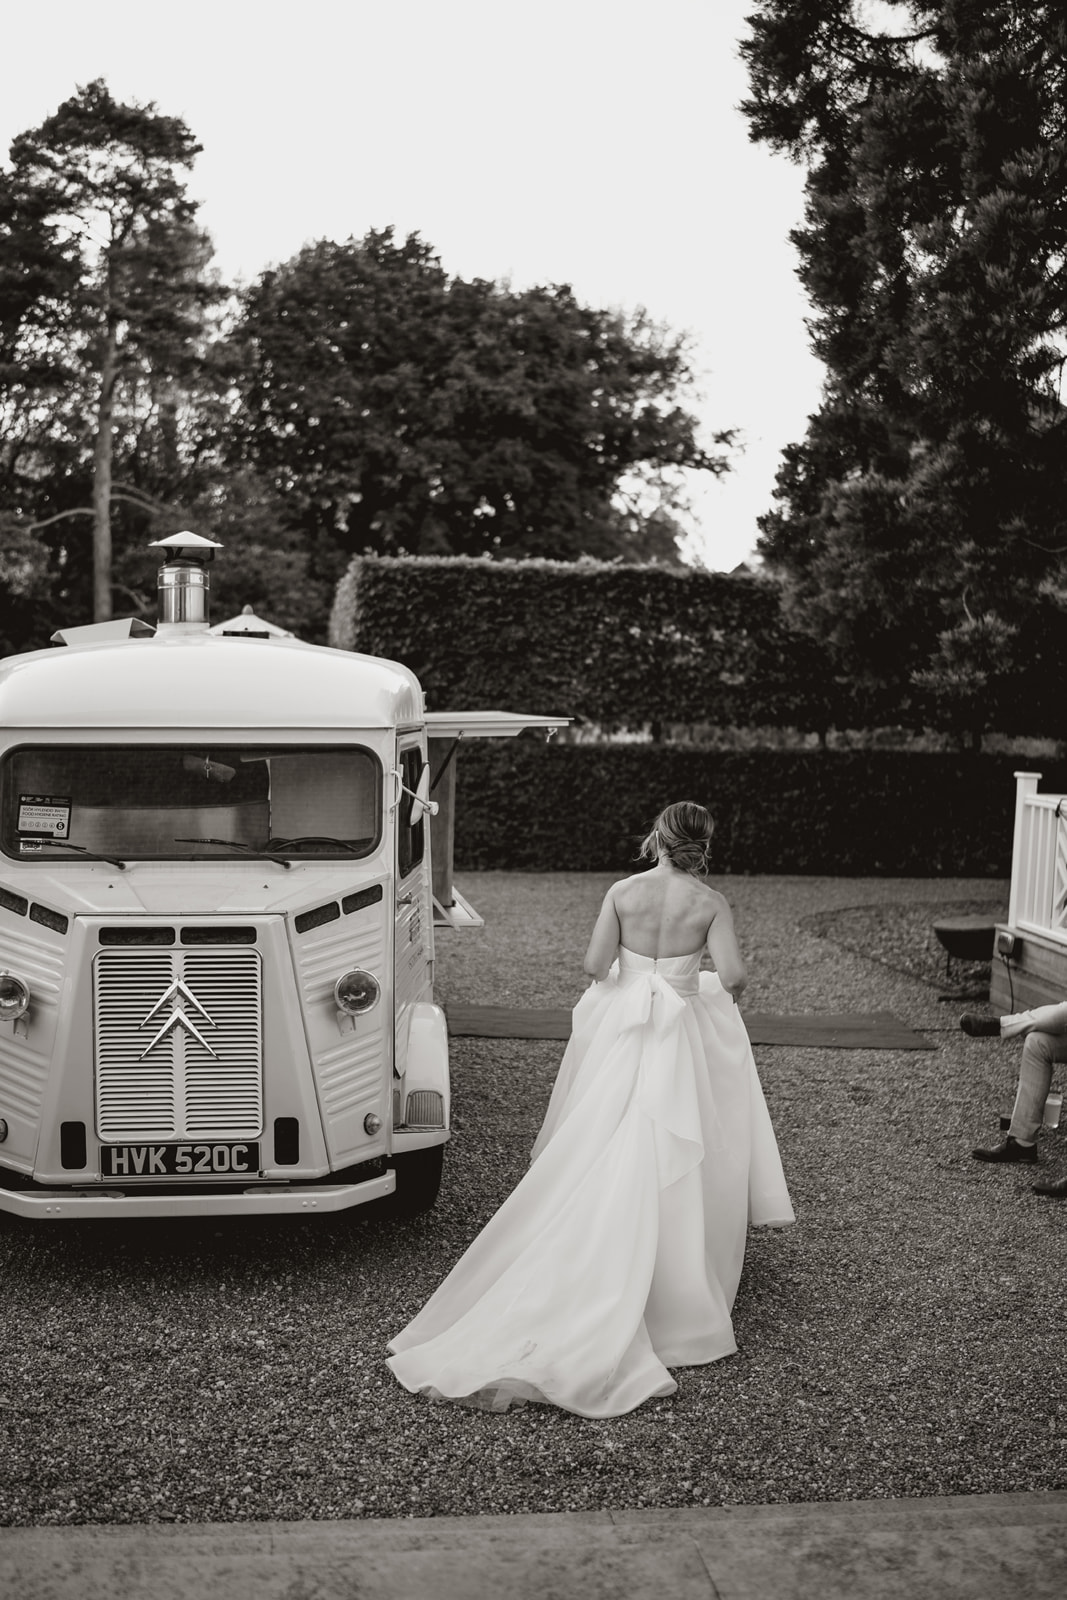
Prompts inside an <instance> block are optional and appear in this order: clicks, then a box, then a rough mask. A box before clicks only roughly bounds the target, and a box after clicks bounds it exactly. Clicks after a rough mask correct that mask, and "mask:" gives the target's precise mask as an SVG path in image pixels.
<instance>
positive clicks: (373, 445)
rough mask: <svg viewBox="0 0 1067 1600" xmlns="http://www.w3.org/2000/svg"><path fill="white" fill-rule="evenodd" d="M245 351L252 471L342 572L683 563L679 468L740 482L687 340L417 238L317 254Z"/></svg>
mask: <svg viewBox="0 0 1067 1600" xmlns="http://www.w3.org/2000/svg"><path fill="white" fill-rule="evenodd" d="M234 340H235V345H236V347H237V350H238V355H237V358H236V361H235V365H236V367H237V368H238V369H239V372H240V379H239V389H240V395H241V410H240V415H239V419H238V426H237V435H238V440H239V450H240V454H241V457H242V459H243V460H244V461H246V462H247V463H248V464H250V465H251V466H252V467H254V468H255V470H256V471H257V472H259V473H261V474H262V475H263V476H264V477H265V478H266V479H267V480H268V481H269V482H270V483H272V484H273V486H274V487H275V489H276V491H277V493H278V494H279V495H281V496H283V497H284V498H285V500H286V502H287V504H288V505H289V506H290V508H291V510H292V511H293V512H294V513H295V514H296V515H297V516H298V517H299V522H300V526H301V528H302V529H303V531H304V532H305V534H306V535H307V536H308V537H309V538H310V539H311V540H313V541H314V543H315V545H316V548H317V549H318V551H319V553H320V560H321V562H322V563H324V564H325V565H326V566H327V567H330V568H331V569H332V571H333V572H334V573H335V574H336V573H337V572H339V571H340V570H341V568H342V566H343V565H344V563H345V561H346V560H347V558H348V557H349V556H350V555H351V554H352V553H353V552H358V551H360V550H364V549H370V550H374V551H378V552H382V553H396V552H398V551H407V552H409V553H412V554H418V553H422V554H482V553H489V554H494V555H499V556H510V555H549V556H556V557H562V558H569V557H574V556H579V555H582V554H588V555H599V556H605V555H616V554H618V555H637V554H640V555H642V556H644V557H645V558H646V559H647V558H649V557H654V556H660V557H662V558H667V559H671V558H673V559H676V558H677V552H676V547H675V541H676V535H677V533H678V532H679V531H680V530H679V528H678V525H677V523H676V522H675V521H674V519H673V512H674V510H675V508H676V497H677V495H678V492H679V483H680V470H681V469H683V468H703V469H706V470H708V471H711V472H721V471H723V470H725V467H726V461H725V459H724V457H723V455H722V454H721V452H720V453H712V451H711V450H710V449H704V448H702V446H701V445H700V443H699V442H698V438H697V424H696V421H695V419H694V418H693V416H692V415H690V414H689V413H688V412H687V411H685V410H684V409H683V407H682V404H681V399H680V397H681V396H682V395H684V392H685V390H686V388H687V386H688V384H689V382H690V372H689V367H688V361H687V353H686V344H685V340H684V339H683V338H680V337H676V336H672V335H669V334H667V333H666V332H664V331H663V330H662V329H660V328H658V327H656V326H654V325H653V324H652V323H651V322H650V321H649V320H648V318H647V317H646V316H645V315H644V314H643V313H638V314H637V315H635V316H633V317H624V316H623V315H621V314H620V313H617V312H609V311H598V310H594V309H591V308H589V307H587V306H583V305H581V304H580V303H579V302H578V300H577V299H576V298H575V296H574V295H573V294H572V292H571V291H570V289H568V288H566V287H552V288H533V289H527V290H523V291H518V290H513V289H511V288H510V287H508V286H506V285H501V284H497V283H492V282H486V281H484V280H480V279H475V280H472V281H465V280H463V279H461V278H454V277H449V276H448V275H447V274H446V273H445V272H444V270H443V269H442V267H441V265H440V262H439V261H438V259H437V257H436V256H435V254H434V252H433V250H432V249H431V247H430V246H429V245H428V244H427V243H425V242H424V241H423V240H422V239H420V238H419V237H418V235H411V236H409V237H408V238H406V239H405V240H403V241H398V240H397V239H395V238H394V235H393V232H392V230H391V229H385V230H383V231H381V232H372V233H370V234H368V235H367V237H366V238H365V239H363V240H358V241H357V240H349V241H348V242H347V243H344V244H337V243H331V242H329V241H322V242H320V243H317V244H314V245H310V246H308V247H307V248H306V249H304V250H303V251H301V253H300V254H299V255H298V256H297V257H296V258H295V259H294V260H292V261H290V262H288V263H286V264H285V265H284V266H281V267H278V268H276V269H274V270H272V271H270V272H267V273H265V274H264V275H263V276H262V278H261V279H260V280H259V282H258V283H257V284H255V285H254V286H253V287H252V289H251V290H250V292H249V293H248V295H247V296H246V299H245V305H244V311H243V316H242V317H241V318H240V320H239V323H238V326H237V328H236V330H235V334H234ZM727 440H728V436H727V435H720V436H718V438H717V439H716V440H715V441H714V444H715V445H717V446H722V445H723V444H725V443H726V442H727ZM627 485H629V487H630V488H631V490H632V491H633V496H632V499H631V502H630V504H629V506H627V505H625V504H623V503H622V502H621V501H620V489H624V488H626V487H627Z"/></svg>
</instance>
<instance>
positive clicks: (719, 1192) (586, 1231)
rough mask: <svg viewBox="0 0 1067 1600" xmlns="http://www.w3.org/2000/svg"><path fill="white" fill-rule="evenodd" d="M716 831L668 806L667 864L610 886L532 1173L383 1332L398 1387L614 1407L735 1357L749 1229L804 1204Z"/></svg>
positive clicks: (494, 1403)
mask: <svg viewBox="0 0 1067 1600" xmlns="http://www.w3.org/2000/svg"><path fill="white" fill-rule="evenodd" d="M712 827H713V823H712V819H711V817H710V816H709V815H708V813H707V811H706V810H705V809H704V807H703V806H699V805H695V804H693V803H691V802H688V801H682V802H680V803H679V804H676V805H670V806H668V807H667V808H666V810H665V811H663V812H662V813H661V814H660V816H659V817H658V818H657V820H656V823H655V826H654V827H653V829H652V831H651V833H650V834H649V835H648V838H647V839H645V841H644V843H643V844H642V846H641V854H642V856H644V857H647V858H649V859H653V860H654V861H655V866H654V867H653V868H652V869H651V870H650V871H644V872H640V873H638V874H636V875H635V876H634V877H631V878H625V879H623V880H622V881H621V882H619V883H616V884H614V885H613V886H612V887H611V888H610V889H609V890H608V893H607V895H606V897H605V899H604V903H603V906H602V908H601V911H600V915H599V916H598V918H597V921H596V924H595V926H594V928H593V933H592V937H591V939H590V941H589V948H588V950H587V952H586V957H585V970H586V972H587V973H588V974H589V975H590V977H591V978H593V979H594V982H593V983H592V985H591V986H590V987H589V988H588V989H587V990H586V992H585V994H584V995H583V996H582V998H581V1000H579V1002H578V1004H577V1006H576V1007H575V1008H574V1025H573V1032H572V1034H571V1038H570V1042H569V1043H568V1045H567V1049H566V1052H565V1054H564V1057H563V1061H562V1064H561V1066H560V1069H559V1074H558V1076H557V1079H556V1083H555V1087H554V1089H553V1091H552V1097H551V1099H550V1101H549V1105H548V1111H547V1114H546V1116H545V1120H544V1124H543V1126H542V1128H541V1132H540V1133H539V1134H538V1136H537V1140H536V1143H535V1144H534V1147H533V1155H532V1160H531V1164H530V1167H529V1169H528V1171H527V1172H526V1174H525V1176H524V1177H523V1178H522V1180H521V1181H520V1182H519V1184H518V1186H517V1187H516V1188H515V1189H514V1191H513V1192H512V1193H511V1195H509V1197H508V1198H507V1200H505V1201H504V1204H503V1205H502V1206H501V1207H500V1210H499V1211H498V1212H497V1213H496V1215H495V1216H493V1217H491V1218H490V1220H489V1222H488V1223H487V1224H486V1226H485V1227H484V1228H483V1229H482V1231H481V1233H480V1234H479V1235H478V1237H477V1238H476V1239H475V1240H474V1242H473V1244H472V1245H471V1246H470V1248H469V1249H468V1250H467V1251H466V1253H465V1254H464V1255H463V1256H462V1258H461V1259H460V1260H459V1261H458V1262H457V1263H456V1265H455V1267H453V1269H452V1271H451V1272H450V1273H449V1275H448V1277H447V1278H446V1279H445V1280H444V1282H443V1283H442V1284H441V1285H440V1287H439V1288H438V1289H437V1290H436V1292H435V1293H434V1294H433V1295H432V1296H431V1298H430V1299H429V1300H428V1301H427V1303H426V1305H425V1306H424V1307H423V1308H422V1310H421V1311H420V1312H419V1313H418V1315H417V1316H416V1317H415V1318H414V1320H413V1321H411V1322H410V1323H409V1324H408V1325H407V1327H406V1328H405V1329H404V1330H403V1331H402V1332H401V1333H398V1334H397V1336H396V1337H395V1338H394V1339H393V1340H391V1342H390V1345H389V1349H390V1350H391V1351H392V1352H393V1353H392V1355H391V1356H390V1357H389V1358H388V1364H389V1366H390V1367H391V1368H392V1370H393V1372H394V1374H395V1375H396V1377H397V1378H398V1379H399V1381H400V1382H401V1383H402V1384H403V1385H404V1386H405V1388H407V1389H410V1390H412V1391H413V1392H421V1393H424V1394H427V1395H430V1396H431V1397H432V1398H433V1399H435V1400H453V1401H459V1402H462V1403H465V1404H467V1405H478V1406H484V1407H488V1408H491V1409H493V1410H504V1409H506V1408H507V1407H508V1406H509V1405H511V1404H515V1403H519V1402H522V1401H526V1400H536V1401H542V1402H549V1403H551V1404H552V1405H556V1406H561V1407H563V1408H564V1409H566V1410H568V1411H574V1412H577V1413H578V1414H579V1415H581V1416H586V1417H606V1416H617V1415H620V1414H621V1413H623V1412H627V1411H632V1410H633V1409H634V1407H635V1406H638V1405H640V1404H641V1403H642V1401H644V1400H647V1399H649V1398H650V1397H651V1396H653V1395H667V1394H672V1393H673V1392H674V1391H675V1389H676V1388H677V1384H676V1382H675V1380H674V1378H673V1377H672V1376H671V1374H670V1372H669V1371H668V1368H670V1367H686V1366H694V1365H697V1364H699V1363H703V1362H708V1361H718V1360H719V1359H720V1358H721V1357H723V1356H728V1355H730V1354H731V1353H732V1352H733V1351H734V1350H736V1348H737V1346H736V1344H735V1342H734V1333H733V1326H732V1323H731V1320H730V1310H731V1307H732V1305H733V1301H734V1296H735V1294H736V1292H737V1285H738V1280H739V1279H740V1276H741V1266H742V1262H743V1260H744V1253H745V1236H746V1229H747V1226H748V1224H749V1223H750V1222H751V1223H753V1224H756V1225H763V1226H772V1227H782V1226H784V1225H786V1224H788V1223H791V1222H792V1221H793V1220H794V1217H793V1208H792V1206H791V1204H790V1201H789V1193H788V1190H787V1188H786V1184H785V1178H784V1176H783V1173H782V1166H781V1162H780V1160H779V1157H778V1147H777V1144H776V1142H775V1137H774V1131H773V1129H772V1127H771V1122H770V1117H769V1116H768V1113H767V1107H766V1103H765V1101H764V1098H763V1093H762V1091H761V1089H760V1084H759V1079H758V1078H757V1076H756V1067H755V1063H754V1061H753V1059H752V1051H751V1048H750V1046H749V1042H748V1035H747V1033H746V1032H745V1026H744V1023H743V1022H742V1020H741V1014H740V1012H739V1010H738V1009H737V998H738V996H739V995H740V994H741V992H742V990H743V989H744V987H745V983H746V981H747V974H746V971H745V964H744V961H743V960H742V958H741V953H740V950H739V949H738V944H737V939H736V937H735V934H734V928H733V920H732V917H731V915H730V908H729V906H728V905H727V902H726V900H725V899H724V897H723V896H722V895H721V894H720V893H719V892H718V891H717V890H715V889H712V888H710V887H709V886H707V885H706V884H705V883H704V882H703V880H702V876H701V875H702V874H703V873H704V872H705V870H706V868H707V852H708V844H709V842H710V839H711V833H712ZM705 952H706V953H707V954H708V956H710V958H711V962H712V963H713V965H714V967H715V971H714V972H713V973H712V972H701V971H700V970H699V969H700V961H701V957H702V956H703V955H704V954H705Z"/></svg>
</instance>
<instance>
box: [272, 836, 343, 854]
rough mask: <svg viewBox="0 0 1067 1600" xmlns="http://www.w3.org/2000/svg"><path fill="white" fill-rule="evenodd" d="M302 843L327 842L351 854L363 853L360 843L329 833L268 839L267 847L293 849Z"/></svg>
mask: <svg viewBox="0 0 1067 1600" xmlns="http://www.w3.org/2000/svg"><path fill="white" fill-rule="evenodd" d="M301 844H325V845H330V846H332V847H333V848H335V849H337V850H347V851H348V853H349V855H353V856H359V855H362V854H363V851H362V850H361V849H360V847H359V845H355V844H350V843H349V842H348V840H347V839H334V838H333V837H332V836H331V835H330V834H327V833H302V834H297V835H296V836H295V837H293V838H286V839H268V840H267V848H268V849H273V850H292V849H295V847H296V846H297V845H301Z"/></svg>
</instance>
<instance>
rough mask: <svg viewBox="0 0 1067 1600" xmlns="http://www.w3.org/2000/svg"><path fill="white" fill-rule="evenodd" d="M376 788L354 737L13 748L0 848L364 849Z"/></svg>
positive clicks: (356, 852)
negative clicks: (339, 742)
mask: <svg viewBox="0 0 1067 1600" xmlns="http://www.w3.org/2000/svg"><path fill="white" fill-rule="evenodd" d="M382 787H383V774H382V768H381V765H380V763H379V761H378V759H377V757H376V756H374V755H373V754H372V753H371V751H369V750H366V749H364V748H362V747H360V746H353V745H346V746H322V745H298V744H284V745H283V744H279V745H256V746H250V745H243V744H242V745H225V744H208V743H204V742H202V741H195V742H189V743H183V744H166V745H158V744H157V745H149V744H129V743H126V744H123V743H110V744H92V745H86V744H80V745H74V744H63V745H22V746H20V747H19V748H18V749H15V750H11V751H9V752H8V753H7V755H6V756H5V757H4V759H3V763H2V771H0V815H2V823H0V848H2V849H3V851H4V853H5V854H6V855H9V856H13V857H15V859H16V860H19V861H38V860H47V861H49V862H51V863H54V862H55V861H56V860H58V859H60V858H61V857H66V858H67V859H71V860H73V859H74V858H75V857H76V856H78V855H81V856H83V857H88V858H93V857H103V858H105V859H110V858H114V857H118V858H121V860H123V861H127V860H183V861H190V860H202V861H211V860H219V859H223V858H226V857H247V856H249V855H281V856H284V857H293V858H299V857H306V856H326V857H345V858H348V857H351V856H365V855H369V854H370V853H371V851H372V850H374V849H375V847H376V846H377V844H378V843H379V841H380V839H381V830H382Z"/></svg>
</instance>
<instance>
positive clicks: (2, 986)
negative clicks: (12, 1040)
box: [0, 972, 30, 1022]
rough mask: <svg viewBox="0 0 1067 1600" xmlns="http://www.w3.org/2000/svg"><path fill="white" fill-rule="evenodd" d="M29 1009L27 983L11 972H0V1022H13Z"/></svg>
mask: <svg viewBox="0 0 1067 1600" xmlns="http://www.w3.org/2000/svg"><path fill="white" fill-rule="evenodd" d="M29 1009H30V990H29V985H28V984H25V983H23V981H22V979H21V978H16V977H15V974H14V973H13V972H0V1022H15V1021H16V1020H17V1019H18V1018H19V1017H22V1016H25V1014H26V1012H27V1011H28V1010H29Z"/></svg>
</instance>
